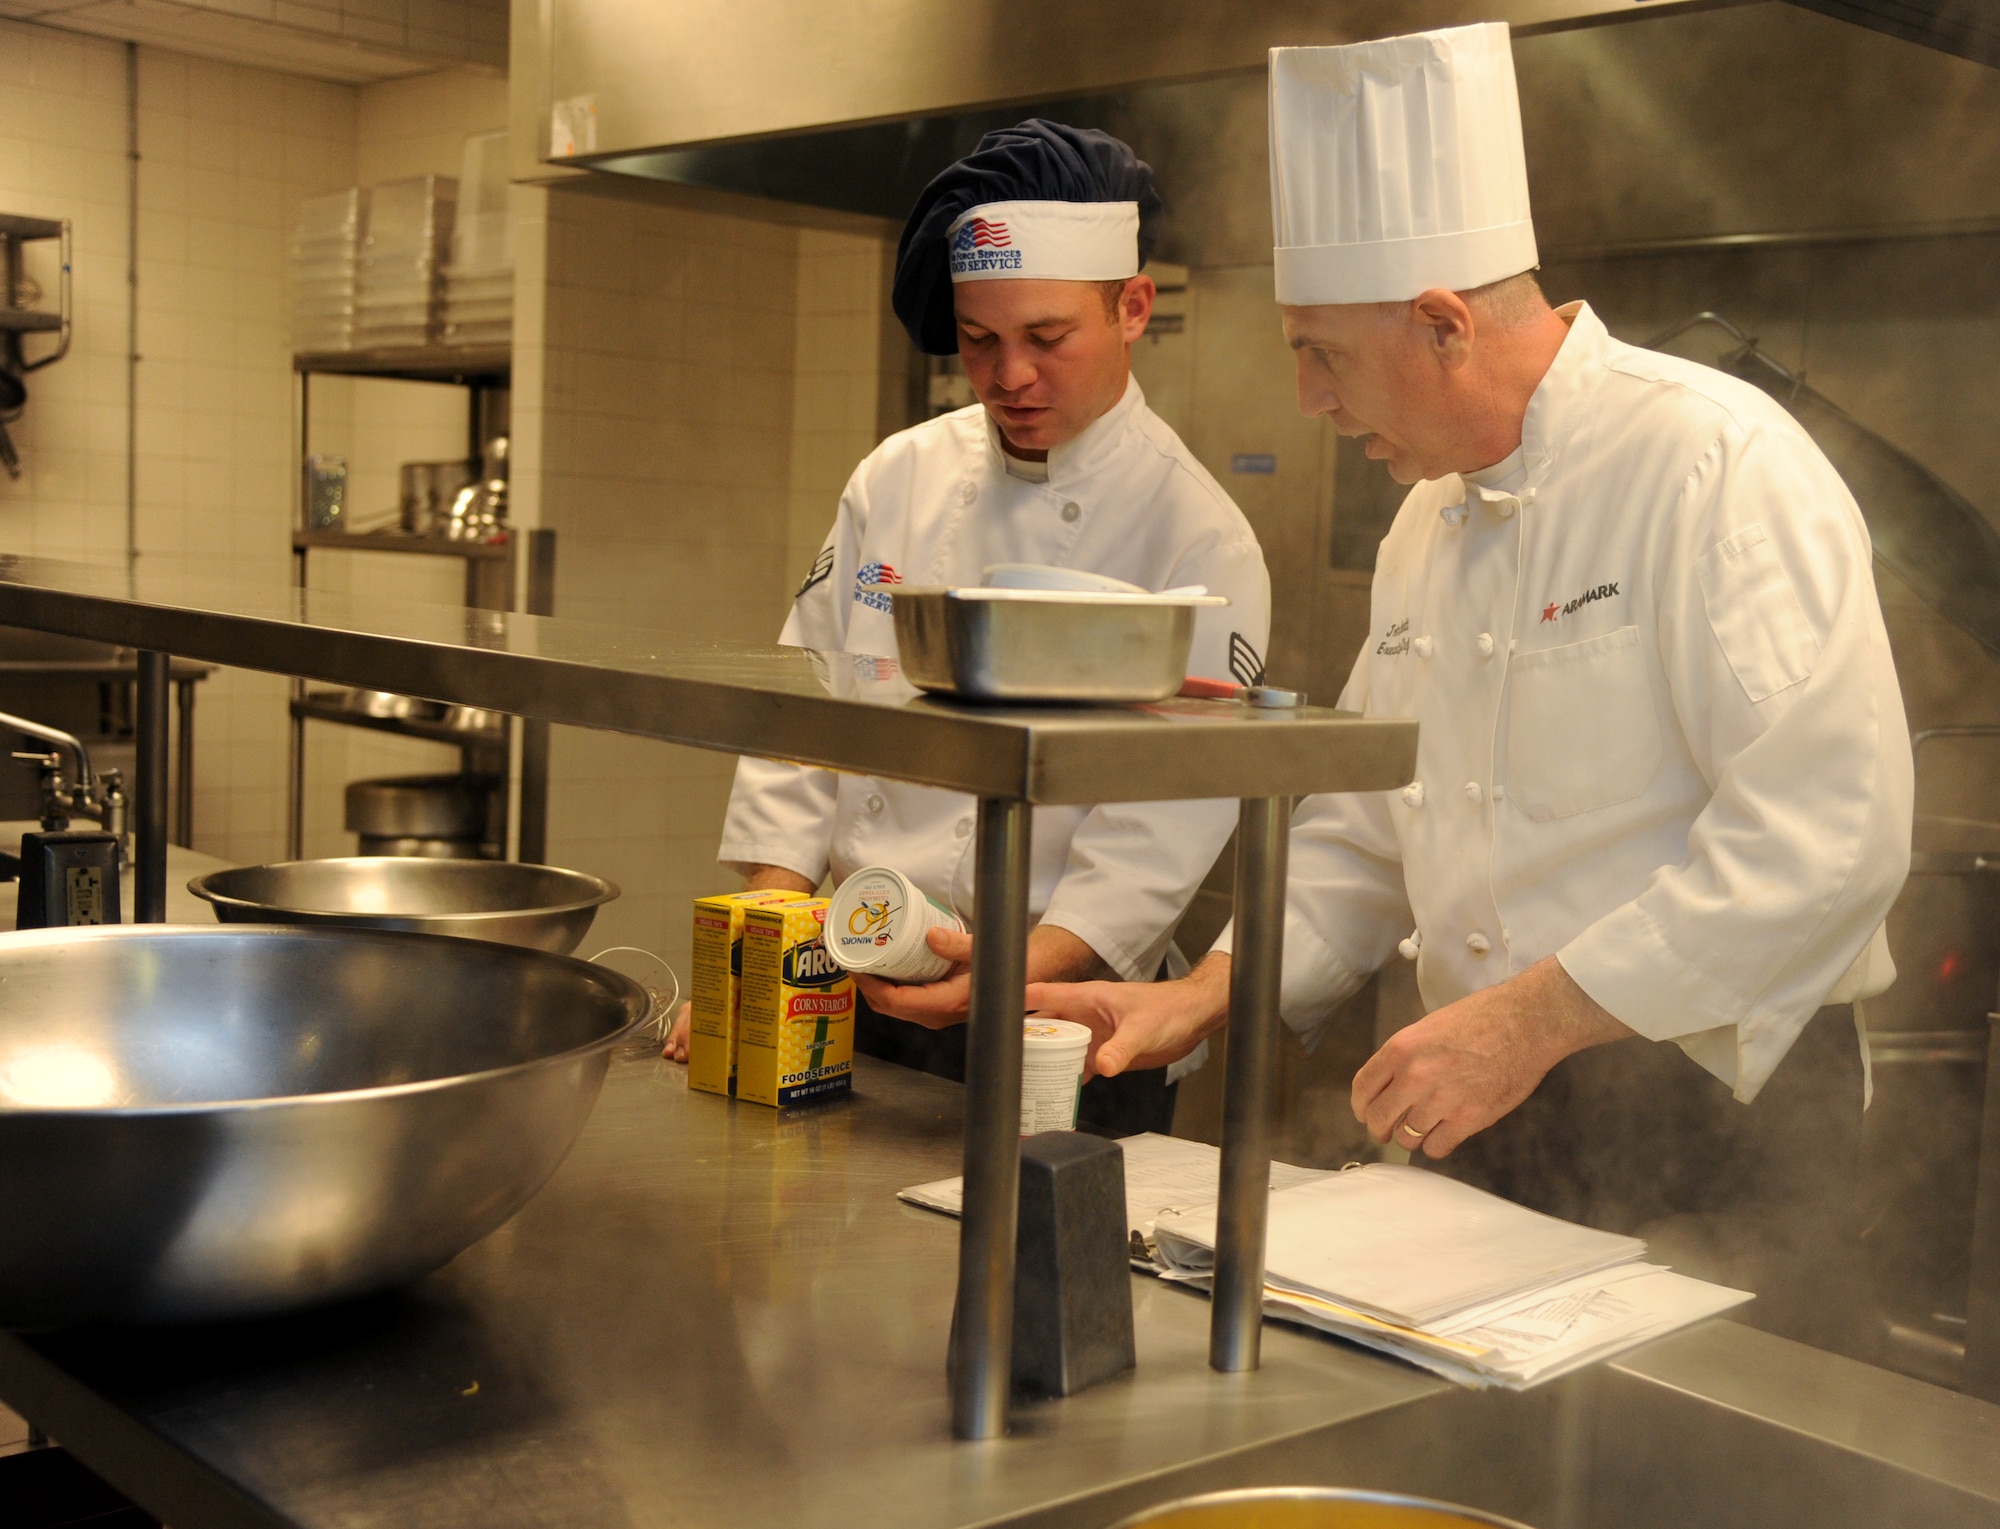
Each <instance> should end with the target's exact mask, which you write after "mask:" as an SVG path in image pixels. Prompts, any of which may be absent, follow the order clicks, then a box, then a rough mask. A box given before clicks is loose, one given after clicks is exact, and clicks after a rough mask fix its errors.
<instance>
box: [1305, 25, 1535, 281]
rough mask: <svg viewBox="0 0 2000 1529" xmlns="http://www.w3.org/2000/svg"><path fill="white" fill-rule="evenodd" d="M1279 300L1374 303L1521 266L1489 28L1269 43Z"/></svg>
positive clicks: (1505, 121)
mask: <svg viewBox="0 0 2000 1529" xmlns="http://www.w3.org/2000/svg"><path fill="white" fill-rule="evenodd" d="M1271 222H1272V229H1273V243H1274V244H1275V245H1276V246H1277V248H1276V250H1275V256H1276V263H1277V277H1278V301H1279V302H1280V303H1284V304H1286V305H1288V306H1293V305H1296V306H1306V305H1311V304H1317V303H1381V302H1397V301H1401V300H1403V299H1406V298H1412V297H1415V296H1416V295H1417V294H1418V293H1420V292H1423V291H1427V290H1428V289H1430V288H1432V287H1446V288H1449V289H1450V290H1452V291H1454V292H1463V291H1466V290H1468V289H1470V288H1472V287H1483V286H1485V285H1486V284H1487V283H1488V282H1493V281H1499V280H1501V279H1502V278H1503V277H1507V276H1515V275H1518V274H1519V273H1521V272H1522V271H1528V270H1532V269H1534V267H1535V265H1536V263H1537V259H1536V254H1535V226H1534V223H1533V221H1532V220H1531V217H1530V214H1529V209H1528V162H1527V156H1526V155H1525V153H1524V152H1523V151H1522V147H1521V102H1520V97H1519V96H1518V95H1517V94H1516V92H1515V88H1514V54H1513V50H1512V49H1511V48H1510V47H1509V46H1508V42H1507V27H1506V24H1505V23H1504V22H1497V21H1495V22H1485V23H1481V24H1480V25H1477V26H1467V27H1449V28H1446V29H1445V30H1442V31H1436V32H1415V33H1412V34H1410V35H1409V36H1407V37H1389V38H1385V39H1383V40H1382V41H1380V42H1364V43H1352V44H1349V45H1347V46H1345V47H1337V48H1273V49H1272V50H1271Z"/></svg>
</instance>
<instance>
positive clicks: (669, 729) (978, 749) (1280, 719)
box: [0, 559, 1417, 804]
mask: <svg viewBox="0 0 2000 1529" xmlns="http://www.w3.org/2000/svg"><path fill="white" fill-rule="evenodd" d="M0 624H10V625H17V626H28V627H34V628H37V629H40V630H43V631H52V632H61V633H66V634H68V635H71V636H77V637H88V638H93V639H95V640H97V641H101V642H114V643H122V644H124V645H126V646H128V647H137V648H148V649H155V650H158V651H162V652H166V653H172V654H175V655H178V656H181V657H185V658H196V659H202V660H205V661H208V662H211V663H220V664H230V665H234V666H237V667H240V668H248V669H261V670H266V671H269V672H274V673H279V674H290V675H297V676H300V677H303V678H305V679H310V680H322V681H327V682H330V683H333V684H339V685H356V686H364V687H368V688H372V689H381V690H394V691H398V692H401V693H403V694H405V695H422V696H429V697H431V698H432V699H434V700H440V701H446V702H459V703H462V704H465V705H469V706H485V707H490V708H492V709H493V710H495V711H504V712H511V713H513V714H514V715H516V716H522V717H533V718H539V719H541V720H544V721H548V722H560V723H565V724H568V725H571V726H576V727H594V728H604V729H608V730H611V731H614V732H624V733H635V734H639V735H642V736H645V737H651V738H660V739H664V740H666V741H669V742H674V743H683V744H688V745H691V746H693V747H696V748H709V749H721V750H725V751H728V752H731V753H740V754H756V755H761V756H764V757H766V758H776V759H793V760H799V761H802V762H804V763H808V764H816V765H824V766H827V767H829V768H832V769H838V770H848V771H854V772H858V773H862V774H869V775H880V776H884V777H888V778H891V779H898V780H909V781H915V782H917V783H919V784H923V785H932V786H940V787H945V788H948V789H952V790H958V791H966V792H971V793H973V794H974V795H978V796H983V797H992V798H1007V799H1012V800H1017V801H1026V802H1032V803H1038V804H1081V803H1091V802H1102V801H1158V800H1170V799H1176V798H1183V797H1268V796H1303V795H1307V794H1310V793H1312V792H1316V791H1379V790H1386V789H1389V788H1391V787H1395V786H1400V785H1402V784H1404V783H1405V782H1407V781H1408V780H1409V779H1410V777H1411V774H1412V772H1413V770H1414V768H1415V763H1416V740H1417V727H1416V724H1415V723H1414V722H1410V721H1402V720H1397V719H1385V718H1362V717H1357V716H1354V715H1351V714H1348V713H1343V712H1335V711H1330V710H1327V709H1325V708H1320V707H1308V708H1305V709H1302V710H1300V711H1298V712H1295V713H1283V712H1270V711H1259V710H1256V709H1253V708H1248V707H1242V706H1237V705H1234V704H1232V703H1229V702H1223V701H1167V702H1163V703H1161V704H1159V705H1155V706H1123V707H1055V706H1043V707H983V706H972V705H963V704H956V703H951V702H946V701H941V700H934V699H931V698H928V697H924V696H920V695H918V694H917V692H915V691H914V690H913V689H912V688H911V687H910V686H909V685H907V684H906V683H905V682H904V681H903V680H902V678H901V677H900V675H898V674H897V673H896V672H895V665H894V664H893V662H891V661H888V660H882V659H869V658H858V657H856V656H854V655H852V654H846V653H811V652H807V651H805V650H803V649H799V648H775V647H772V648H763V647H738V646H726V645H721V644H715V643H703V642H698V641H694V640H692V639H688V638H681V637H676V636H672V635H669V634H666V633H660V632H649V631H643V630H634V629H631V628H626V627H617V626H606V625H599V624H596V623H591V622H583V621H573V620H568V619H564V618H549V617H535V616H523V615H517V614H513V613H508V612H501V611H474V610H461V609H452V608H448V607H443V606H428V605H417V604H409V603H404V602H395V601H386V600H379V599H372V598H367V597H360V596H337V595H331V594H327V593H323V592H321V591H316V590H295V589H292V588H289V587H287V586H283V585H275V584H249V583H243V582H229V581H221V582H184V583H183V582H176V581H172V580H168V579H166V578H165V577H164V576H160V575H154V576H147V575H145V574H143V573H142V575H141V577H140V581H139V588H138V592H137V594H136V596H134V595H131V594H128V593H127V590H126V576H125V571H124V570H123V569H122V568H112V567H104V566H98V565H87V564H65V563H54V562H48V561H44V560H39V559H6V560H4V561H0Z"/></svg>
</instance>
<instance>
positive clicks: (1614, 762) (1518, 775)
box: [1507, 626, 1662, 822]
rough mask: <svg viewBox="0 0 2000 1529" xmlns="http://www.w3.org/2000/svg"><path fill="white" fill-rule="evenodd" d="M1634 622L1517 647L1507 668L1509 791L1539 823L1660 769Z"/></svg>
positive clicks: (1620, 793) (1631, 793) (1643, 782)
mask: <svg viewBox="0 0 2000 1529" xmlns="http://www.w3.org/2000/svg"><path fill="white" fill-rule="evenodd" d="M1649 668H1650V664H1649V663H1648V660H1647V657H1646V652H1645V649H1644V648H1643V647H1642V646H1641V645H1640V642H1639V629H1638V628H1637V627H1635V626H1622V627H1620V628H1619V629H1618V630H1617V631H1615V632H1606V633H1605V634H1604V635H1603V636H1602V637H1592V638H1589V639H1587V640H1585V641H1583V642H1571V643H1565V644H1563V646H1561V647H1559V648H1542V649H1539V650H1537V651H1535V652H1531V653H1517V654H1515V655H1514V659H1513V662H1512V664H1511V666H1510V668H1509V672H1508V688H1509V699H1508V706H1507V776H1508V779H1507V791H1508V793H1509V795H1510V796H1511V797H1512V799H1513V802H1514V805H1515V806H1516V807H1518V808H1519V809H1520V810H1521V811H1522V812H1524V813H1526V814H1527V815H1528V816H1529V817H1531V818H1533V819H1534V820H1535V821H1537V822H1547V821H1548V820H1549V819H1551V818H1566V817H1572V816H1574V815H1575V814H1577V813H1579V812H1594V811H1596V810H1597V809H1598V808H1600V807H1612V806H1616V805H1617V804H1618V803H1619V802H1629V801H1631V800H1632V798H1633V797H1635V796H1638V795H1639V794H1640V793H1641V792H1643V791H1644V790H1645V789H1646V787H1647V786H1648V785H1650V784H1651V783H1652V779H1653V776H1654V775H1655V774H1656V773H1657V772H1658V770H1659V768H1660V756H1661V753H1662V749H1661V744H1660V719H1659V715H1658V713H1657V712H1656V711H1655V710H1654V708H1653V686H1652V681H1651V677H1650V675H1649V673H1648V670H1649Z"/></svg>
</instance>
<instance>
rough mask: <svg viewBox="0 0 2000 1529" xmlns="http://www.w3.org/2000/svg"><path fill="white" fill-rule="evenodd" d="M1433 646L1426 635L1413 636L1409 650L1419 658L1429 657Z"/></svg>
mask: <svg viewBox="0 0 2000 1529" xmlns="http://www.w3.org/2000/svg"><path fill="white" fill-rule="evenodd" d="M1433 646H1434V644H1433V643H1432V642H1431V640H1430V638H1428V637H1414V638H1412V639H1411V640H1410V651H1411V652H1412V653H1414V654H1416V655H1417V657H1419V658H1429V657H1430V656H1431V649H1432V647H1433Z"/></svg>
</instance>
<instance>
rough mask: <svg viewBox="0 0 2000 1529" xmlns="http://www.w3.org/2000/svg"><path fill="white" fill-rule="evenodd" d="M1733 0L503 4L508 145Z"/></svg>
mask: <svg viewBox="0 0 2000 1529" xmlns="http://www.w3.org/2000/svg"><path fill="white" fill-rule="evenodd" d="M1731 3H1738V0H1637V3H1635V0H1335V3H1328V0H1232V3H1230V4H1226V5H1218V4H1215V3H1214V0H1156V3H1154V4H1150V5H1143V6H1142V5H1137V4H1134V3H1132V0H811V3H809V4H800V3H798V0H674V3H673V4H671V5H663V4H661V3H660V0H515V4H514V13H513V25H514V67H513V75H514V91H515V116H514V124H515V141H516V143H517V144H520V145H522V146H523V147H524V148H526V149H528V151H529V152H530V153H531V154H532V159H533V161H539V162H540V163H541V164H543V165H546V164H548V163H556V164H563V163H567V162H575V163H587V162H589V161H591V160H596V159H603V158H607V157H613V156H621V155H636V154H644V153H649V152H656V151H660V150H666V149H679V148H687V147H690V146H694V145H703V144H717V143H726V142H740V141H743V140H748V139H758V138H770V137H775V136H780V135H784V134H789V133H798V132H804V131H809V130H813V129H824V128H831V127H843V126H855V127H858V126H863V125H866V124H870V123H884V122H900V121H903V120H906V119H910V118H917V117H936V116H944V115H950V114H957V113H964V112H967V111H970V110H974V109H977V108H982V107H1005V106H1012V105H1016V104H1018V103H1022V102H1029V101H1048V100H1052V99H1059V98H1062V97H1074V96H1082V95H1097V94H1102V93H1105V92H1109V91H1115V90H1120V89H1124V88H1127V87H1130V86H1134V85H1141V84H1160V83H1167V82H1171V81H1179V80H1194V79H1201V78H1209V77H1214V76H1217V75H1225V74H1232V73H1239V72H1245V71H1252V70H1259V69H1262V68H1263V66H1264V58H1265V53H1266V50H1267V49H1269V48H1270V47H1272V46H1273V45H1275V44H1280V43H1314V42H1326V43H1332V42H1351V41H1355V40H1358V39H1361V38H1368V37H1383V36H1388V35H1390V34H1392V33H1396V32H1407V31H1412V30H1416V29H1419V28H1424V27H1433V26H1448V25H1453V24H1457V23H1461V22H1470V21H1506V22H1509V23H1511V24H1512V25H1513V26H1514V27H1515V29H1516V30H1517V31H1521V32H1534V31H1546V30H1553V29H1557V28H1564V27H1574V26H1585V25H1591V24H1595V23H1599V22H1606V21H1615V20H1624V19H1626V18H1629V17H1635V16H1649V15H1657V14H1660V13H1662V12H1671V11H1680V10H1689V9H1712V8H1714V7H1715V6H1716V5H1718V4H1731ZM516 171H517V174H533V173H534V168H533V164H532V163H531V162H528V161H527V160H526V156H524V157H523V159H522V160H517V163H516ZM541 173H542V174H543V175H546V174H547V171H546V169H544V170H542V171H541Z"/></svg>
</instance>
